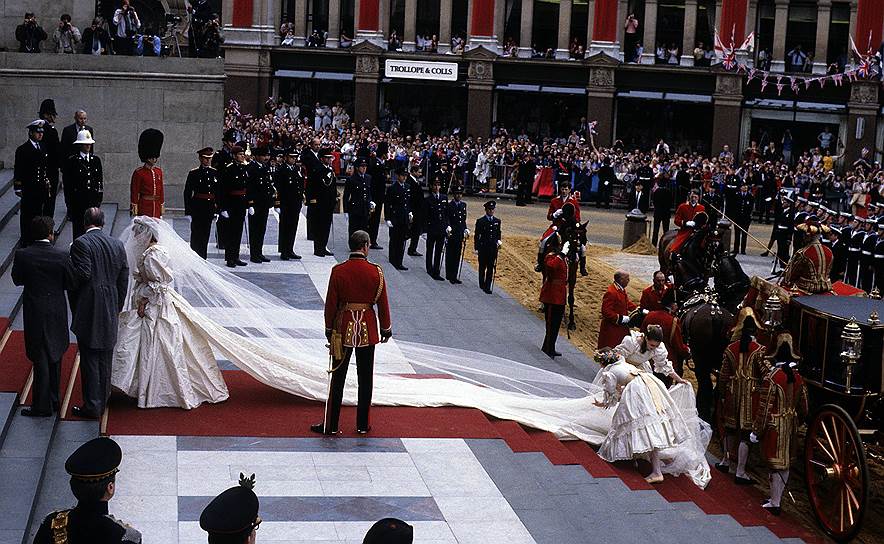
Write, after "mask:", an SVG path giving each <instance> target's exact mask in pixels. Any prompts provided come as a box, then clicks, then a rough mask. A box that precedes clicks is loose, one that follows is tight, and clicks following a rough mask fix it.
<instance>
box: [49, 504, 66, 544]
mask: <svg viewBox="0 0 884 544" xmlns="http://www.w3.org/2000/svg"><path fill="white" fill-rule="evenodd" d="M70 513H71V511H70V510H62V511H61V512H57V513H56V514H55V515H53V516H52V523H51V524H50V528H51V529H52V544H67V541H68V514H70Z"/></svg>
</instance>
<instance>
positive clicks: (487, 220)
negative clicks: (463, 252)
mask: <svg viewBox="0 0 884 544" xmlns="http://www.w3.org/2000/svg"><path fill="white" fill-rule="evenodd" d="M496 207H497V202H495V201H494V200H489V201H488V202H486V203H485V215H483V216H482V217H480V218H479V219H476V228H475V229H474V231H475V233H476V234H475V236H474V237H473V248H474V252H475V253H476V255H477V256H478V257H479V289H481V290H483V291H485V292H486V293H488V294H489V295H490V294H491V289H492V288H493V286H494V273H495V271H496V270H497V254H498V251H499V250H500V246H501V245H502V244H503V242H502V241H501V239H500V238H501V232H500V231H501V222H500V219H498V218H497V217H494V208H496Z"/></svg>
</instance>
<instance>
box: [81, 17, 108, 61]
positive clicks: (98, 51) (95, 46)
mask: <svg viewBox="0 0 884 544" xmlns="http://www.w3.org/2000/svg"><path fill="white" fill-rule="evenodd" d="M104 26H105V25H104V21H102V20H101V18H99V17H96V18H95V19H92V26H90V27H89V28H87V29H86V31H85V32H83V53H84V54H86V55H106V54H107V52H108V51H107V44H108V41H109V40H110V38H109V36H108V34H107V30H105V28H104Z"/></svg>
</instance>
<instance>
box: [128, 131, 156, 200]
mask: <svg viewBox="0 0 884 544" xmlns="http://www.w3.org/2000/svg"><path fill="white" fill-rule="evenodd" d="M162 148H163V133H162V132H160V131H159V130H156V129H153V128H149V129H147V130H145V131H144V132H142V133H141V136H140V137H139V138H138V158H139V159H141V161H142V162H143V163H144V165H142V166H139V167H138V168H136V169H135V171H134V172H132V183H131V185H130V192H131V197H132V198H131V200H130V207H129V215H131V216H133V217H134V216H136V215H146V216H148V217H157V218H159V217H162V215H163V211H164V210H163V208H164V203H165V195H164V193H163V171H162V170H161V169H160V168H159V167H158V166H157V161H158V160H159V158H160V151H161V150H162Z"/></svg>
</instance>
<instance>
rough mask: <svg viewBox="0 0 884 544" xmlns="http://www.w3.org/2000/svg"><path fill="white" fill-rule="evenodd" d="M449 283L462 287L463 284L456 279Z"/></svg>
mask: <svg viewBox="0 0 884 544" xmlns="http://www.w3.org/2000/svg"><path fill="white" fill-rule="evenodd" d="M448 283H450V284H451V285H460V284H461V283H463V282H462V281H460V280H459V279H457V278H455V279H453V280H448Z"/></svg>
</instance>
